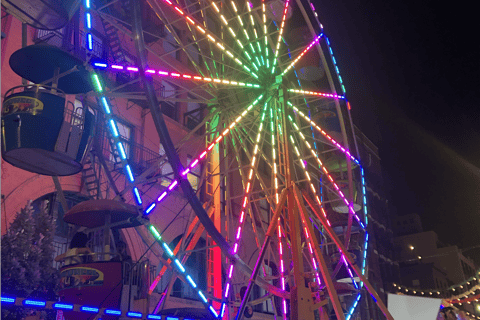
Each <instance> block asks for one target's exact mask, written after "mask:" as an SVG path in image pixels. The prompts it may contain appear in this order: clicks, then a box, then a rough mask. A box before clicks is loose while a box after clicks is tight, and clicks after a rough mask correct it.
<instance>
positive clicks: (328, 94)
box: [287, 89, 345, 99]
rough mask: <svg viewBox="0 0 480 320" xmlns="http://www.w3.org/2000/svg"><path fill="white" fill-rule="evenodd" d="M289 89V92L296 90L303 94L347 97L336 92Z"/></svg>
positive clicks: (335, 97) (337, 97) (338, 97)
mask: <svg viewBox="0 0 480 320" xmlns="http://www.w3.org/2000/svg"><path fill="white" fill-rule="evenodd" d="M287 91H288V92H295V93H301V94H306V95H311V96H321V97H326V98H334V99H345V97H344V96H339V95H338V94H334V93H324V92H316V91H306V90H299V89H288V90H287Z"/></svg>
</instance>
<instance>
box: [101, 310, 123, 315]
mask: <svg viewBox="0 0 480 320" xmlns="http://www.w3.org/2000/svg"><path fill="white" fill-rule="evenodd" d="M104 313H105V314H111V315H114V316H121V315H122V311H120V310H116V309H105V311H104Z"/></svg>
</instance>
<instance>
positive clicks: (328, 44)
mask: <svg viewBox="0 0 480 320" xmlns="http://www.w3.org/2000/svg"><path fill="white" fill-rule="evenodd" d="M325 40H326V42H327V46H328V51H329V52H330V56H331V57H332V62H333V66H334V67H335V72H336V74H337V77H338V82H340V86H341V87H342V91H343V94H345V92H346V91H345V86H344V85H343V79H342V76H341V75H340V69H338V66H337V60H336V59H335V56H334V55H333V50H332V46H331V45H330V40H328V37H327V38H325Z"/></svg>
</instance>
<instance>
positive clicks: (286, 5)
mask: <svg viewBox="0 0 480 320" xmlns="http://www.w3.org/2000/svg"><path fill="white" fill-rule="evenodd" d="M289 4H290V0H286V1H285V8H284V9H283V17H282V23H281V25H280V30H279V32H278V39H277V45H276V47H275V55H274V57H273V61H272V74H273V73H274V72H275V65H276V64H277V58H278V53H279V52H280V40H282V35H283V28H284V26H285V20H286V18H287V12H288V5H289Z"/></svg>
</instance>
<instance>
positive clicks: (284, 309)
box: [277, 201, 287, 320]
mask: <svg viewBox="0 0 480 320" xmlns="http://www.w3.org/2000/svg"><path fill="white" fill-rule="evenodd" d="M277 203H278V201H277ZM277 223H278V226H277V238H278V254H279V260H280V284H281V287H282V290H285V289H286V288H285V287H286V285H285V273H286V272H285V263H284V259H283V242H282V239H283V237H282V228H281V224H280V217H279V218H278V222H277ZM282 315H283V319H284V320H286V319H287V299H285V298H283V297H282Z"/></svg>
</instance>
